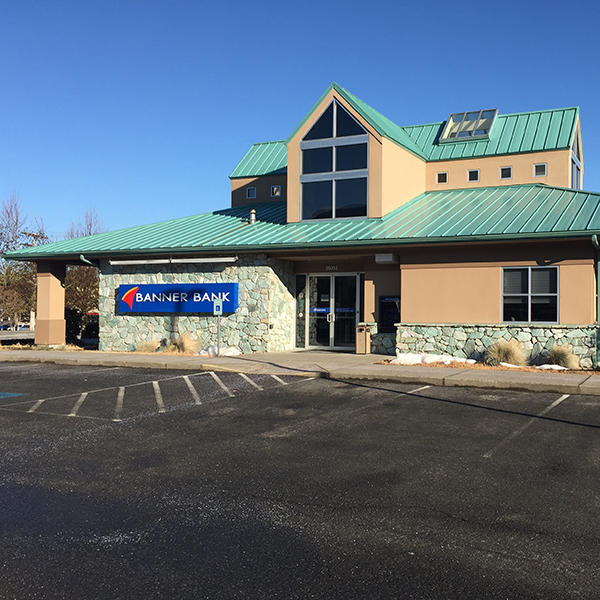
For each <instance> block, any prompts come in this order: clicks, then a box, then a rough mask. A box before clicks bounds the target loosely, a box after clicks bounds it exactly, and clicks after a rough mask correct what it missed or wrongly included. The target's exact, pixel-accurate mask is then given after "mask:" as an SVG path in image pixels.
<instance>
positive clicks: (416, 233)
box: [5, 184, 600, 260]
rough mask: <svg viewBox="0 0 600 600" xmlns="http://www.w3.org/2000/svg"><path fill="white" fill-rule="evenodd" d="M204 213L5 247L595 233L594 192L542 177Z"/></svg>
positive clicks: (58, 254) (255, 247)
mask: <svg viewBox="0 0 600 600" xmlns="http://www.w3.org/2000/svg"><path fill="white" fill-rule="evenodd" d="M254 208H255V209H256V222H255V223H253V224H250V223H248V212H249V209H248V207H247V206H242V207H236V208H229V209H225V210H218V211H214V212H208V213H204V214H200V215H195V216H191V217H184V218H180V219H172V220H169V221H163V222H161V223H154V224H150V225H141V226H138V227H130V228H128V229H121V230H119V231H113V232H107V233H99V234H96V235H93V236H89V237H84V238H77V239H71V240H64V241H61V242H54V243H51V244H46V245H42V246H34V247H30V248H25V249H23V250H18V251H14V252H9V253H7V254H6V255H5V256H6V257H7V258H11V259H20V260H31V259H78V258H79V256H80V255H82V254H83V255H84V256H85V257H86V258H87V259H93V258H100V257H107V256H108V257H112V258H115V257H119V256H127V255H138V256H140V255H141V256H145V255H156V254H162V255H178V254H190V253H191V254H202V253H213V254H214V253H223V252H235V251H238V250H239V251H254V252H265V251H273V250H278V249H306V248H331V247H350V246H355V247H358V246H373V245H400V244H416V243H419V244H423V243H435V242H457V241H492V240H515V239H536V238H546V239H547V238H554V239H556V238H561V237H584V236H589V235H592V234H593V233H596V234H597V233H600V193H594V192H584V191H579V190H573V189H570V188H560V187H550V186H545V185H542V184H526V185H510V186H498V187H485V188H471V189H461V190H445V191H432V192H425V193H423V194H421V195H420V196H418V197H416V198H414V199H413V200H411V201H410V202H408V203H407V204H405V205H403V206H400V207H399V208H397V209H396V210H394V211H392V212H391V213H389V214H387V215H385V216H384V217H382V218H370V219H369V218H358V219H338V220H323V221H302V222H299V223H286V206H285V203H283V202H273V203H262V204H257V205H255V206H254Z"/></svg>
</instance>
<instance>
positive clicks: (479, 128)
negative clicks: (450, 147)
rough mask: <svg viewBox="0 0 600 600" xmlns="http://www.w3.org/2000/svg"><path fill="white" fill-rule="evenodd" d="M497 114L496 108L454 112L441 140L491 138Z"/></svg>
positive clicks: (454, 140)
mask: <svg viewBox="0 0 600 600" xmlns="http://www.w3.org/2000/svg"><path fill="white" fill-rule="evenodd" d="M497 114H498V111H497V110H496V109H493V110H475V111H470V112H461V113H453V114H451V115H450V116H449V117H448V120H447V121H446V125H445V127H444V131H443V132H442V135H441V136H440V142H442V143H444V142H456V141H468V140H472V139H486V138H489V136H490V130H491V129H492V125H493V124H494V121H495V120H496V115H497Z"/></svg>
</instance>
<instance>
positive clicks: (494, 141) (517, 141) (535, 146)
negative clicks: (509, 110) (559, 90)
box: [403, 107, 579, 161]
mask: <svg viewBox="0 0 600 600" xmlns="http://www.w3.org/2000/svg"><path fill="white" fill-rule="evenodd" d="M578 115H579V109H578V108H577V107H573V108H557V109H554V110H538V111H534V112H525V113H514V114H508V115H498V116H497V117H496V121H495V122H494V125H493V127H492V130H491V131H490V136H489V139H485V140H480V141H475V140H472V141H471V140H466V141H456V142H449V143H445V144H440V143H439V142H438V139H439V137H440V135H441V133H442V130H443V129H444V125H445V124H446V122H445V121H443V122H439V123H430V124H428V125H413V126H410V127H403V129H404V131H405V132H406V133H408V135H409V136H410V137H411V138H412V139H413V140H414V142H415V143H416V144H417V145H418V146H419V147H420V148H421V149H422V152H423V154H424V157H425V158H426V159H427V160H431V161H433V160H451V159H458V158H475V157H484V156H497V155H499V154H517V153H521V152H541V151H545V150H560V149H564V148H570V147H571V143H572V141H573V135H574V133H575V126H576V124H577V117H578Z"/></svg>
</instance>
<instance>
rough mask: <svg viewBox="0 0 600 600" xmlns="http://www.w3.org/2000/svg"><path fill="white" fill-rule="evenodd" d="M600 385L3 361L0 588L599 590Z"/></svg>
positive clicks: (234, 594)
mask: <svg viewBox="0 0 600 600" xmlns="http://www.w3.org/2000/svg"><path fill="white" fill-rule="evenodd" d="M599 406H600V403H599V401H598V399H597V398H594V397H587V396H575V395H572V396H567V395H561V394H551V393H544V394H540V393H530V392H509V391H490V390H474V389H463V388H436V387H431V386H419V385H418V384H393V383H388V382H376V381H374V382H364V383H359V382H356V381H354V382H350V381H335V380H324V379H308V378H298V377H285V378H273V377H272V376H267V375H261V376H257V375H249V376H243V375H240V374H238V373H214V374H211V373H208V372H198V373H195V372H190V371H186V372H176V371H166V370H163V371H152V370H144V369H121V368H102V367H98V368H93V367H68V366H57V365H48V364H43V365H37V364H23V363H21V364H10V365H8V364H3V365H0V524H1V525H0V527H1V529H0V582H1V584H0V598H2V599H4V598H7V599H8V598H11V599H21V598H23V599H25V598H27V599H35V598H61V599H62V598H69V599H70V598H102V599H104V598H107V599H108V598H111V599H116V598H124V599H125V598H127V599H137V598H140V599H142V598H143V599H150V598H178V599H187V598H190V599H191V598H194V599H200V598H207V599H209V598H210V599H215V598H217V599H221V598H223V599H234V598H235V599H238V598H240V599H241V598H244V599H245V598H248V599H250V598H252V599H255V598H256V599H259V598H261V599H262V598H269V599H270V598H282V599H283V598H285V599H291V598H293V599H295V598H298V599H300V598H302V599H307V598H319V599H338V598H339V599H349V598H360V599H365V598H369V599H370V598H375V599H379V598H478V599H481V598H493V599H495V598H498V599H500V598H502V599H506V598H519V599H521V598H544V599H548V598H597V597H598V589H599V585H600V581H599V573H600V559H599V552H598V548H599V540H600V535H599V534H600V526H599V525H598V512H599V510H600V483H599V482H600V477H599V475H600V410H599Z"/></svg>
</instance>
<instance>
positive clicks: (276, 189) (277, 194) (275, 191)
mask: <svg viewBox="0 0 600 600" xmlns="http://www.w3.org/2000/svg"><path fill="white" fill-rule="evenodd" d="M271 198H281V186H280V185H272V186H271Z"/></svg>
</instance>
